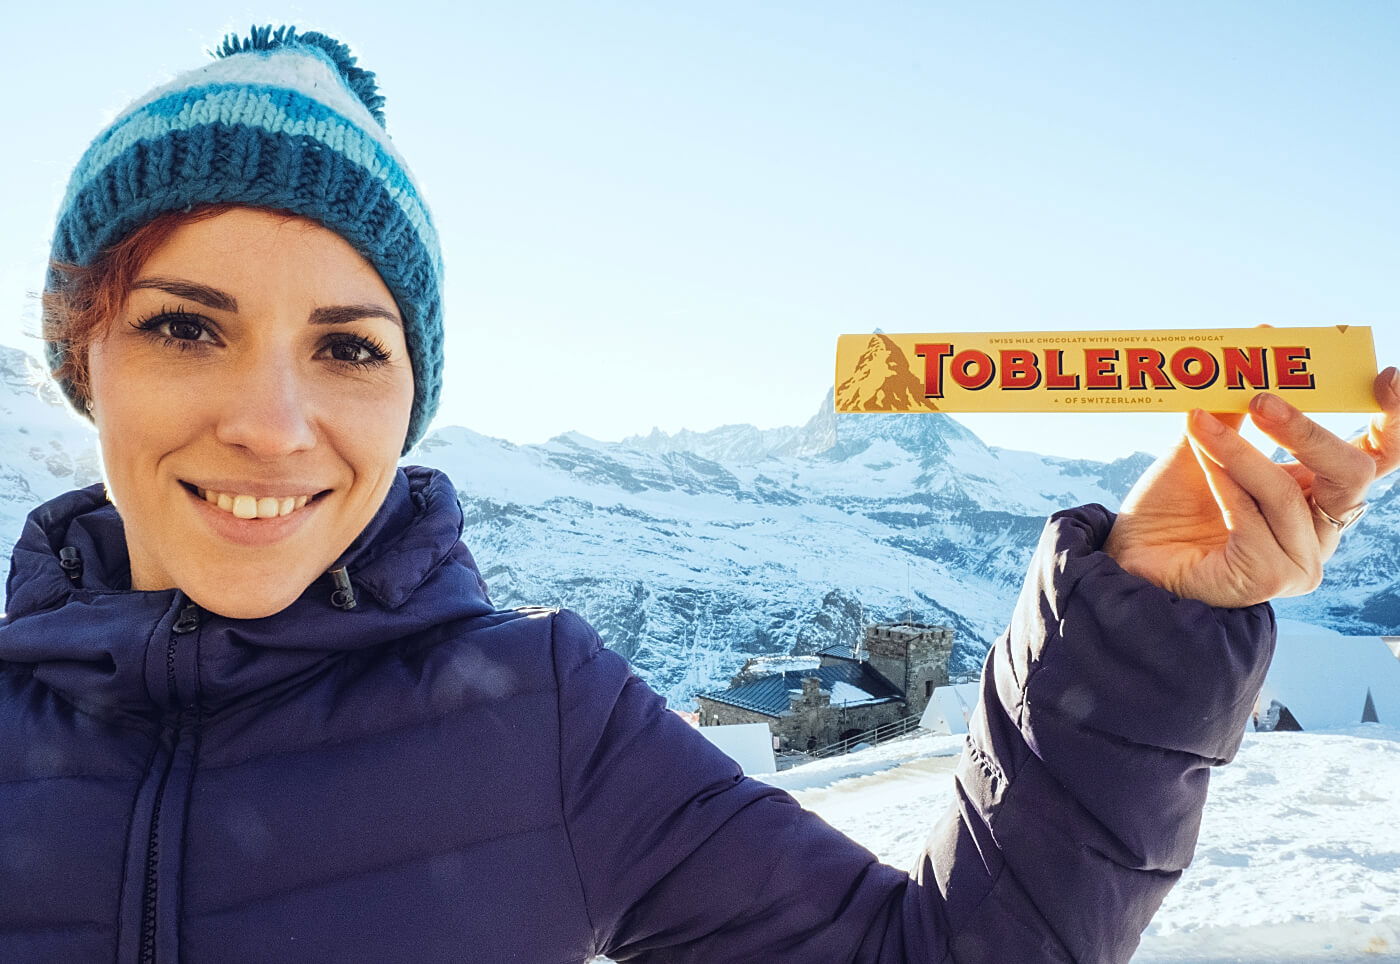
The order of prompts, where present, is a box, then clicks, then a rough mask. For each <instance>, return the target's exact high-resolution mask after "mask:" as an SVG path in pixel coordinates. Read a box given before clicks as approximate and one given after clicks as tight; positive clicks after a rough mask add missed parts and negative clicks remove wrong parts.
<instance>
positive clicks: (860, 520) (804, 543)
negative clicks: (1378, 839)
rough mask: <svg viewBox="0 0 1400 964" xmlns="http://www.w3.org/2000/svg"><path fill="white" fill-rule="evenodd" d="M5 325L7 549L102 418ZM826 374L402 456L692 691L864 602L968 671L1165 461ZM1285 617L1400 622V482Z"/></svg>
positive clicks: (482, 557)
mask: <svg viewBox="0 0 1400 964" xmlns="http://www.w3.org/2000/svg"><path fill="white" fill-rule="evenodd" d="M38 370H39V363H38V362H36V361H34V360H33V359H32V358H30V357H28V356H27V355H25V353H23V352H20V351H17V350H14V349H9V348H4V347H0V552H3V553H4V555H5V557H6V558H8V556H9V554H10V550H11V549H12V547H13V545H14V541H15V539H16V538H17V537H18V535H19V532H20V529H21V527H22V526H23V524H24V518H25V516H26V515H27V514H28V513H29V511H30V510H31V509H33V508H34V507H35V506H37V505H38V504H39V503H41V502H43V501H45V500H47V499H50V498H52V497H54V496H56V495H58V494H60V493H61V492H64V491H66V490H68V489H70V488H73V487H75V486H80V485H88V484H90V483H92V482H95V481H98V480H99V479H100V477H101V476H100V468H99V465H100V463H99V461H98V456H97V451H96V447H95V441H96V438H95V435H94V433H93V431H92V429H91V427H90V426H88V425H87V424H86V423H85V422H83V421H81V420H80V419H79V418H78V417H77V416H76V415H74V414H72V413H71V412H70V411H68V409H67V407H66V405H65V404H63V403H62V401H61V399H60V397H59V396H58V394H57V392H56V391H55V390H54V389H53V388H52V387H51V386H50V385H49V383H47V382H43V381H40V380H39V378H38V376H37V375H36V374H35V373H36V372H37V371H38ZM833 400H834V396H833V393H832V392H831V391H830V390H828V392H827V393H826V394H825V397H824V398H823V399H822V401H821V402H820V404H819V405H817V406H816V408H817V411H816V413H815V414H814V415H813V416H812V418H811V419H810V420H808V421H807V422H806V423H805V424H803V425H799V426H789V427H783V428H769V429H758V428H755V427H754V426H752V425H726V426H722V427H720V428H717V429H714V430H712V431H708V432H679V433H676V434H667V433H663V432H659V431H653V432H651V433H650V434H648V435H641V436H635V437H632V438H629V439H624V440H623V441H621V442H600V441H596V440H594V439H590V438H587V437H586V436H583V435H580V434H578V433H574V432H570V433H566V434H564V435H560V436H558V437H556V438H554V439H551V440H550V441H548V442H546V443H544V444H541V445H514V444H512V443H510V442H505V441H502V440H500V439H493V438H489V437H487V436H484V435H481V434H479V433H476V432H472V431H470V430H469V429H465V428H461V427H455V426H454V427H447V428H443V429H440V430H438V431H436V432H434V433H432V434H431V435H430V436H429V437H428V438H427V439H425V440H424V442H423V443H422V444H420V445H419V447H418V448H417V449H416V450H415V451H414V452H412V453H410V454H409V456H408V457H407V458H406V459H405V461H406V462H416V463H420V464H425V465H432V466H436V467H438V468H441V469H442V470H443V471H445V472H447V473H448V475H449V476H450V477H451V478H452V480H453V481H454V483H455V484H456V486H457V491H458V499H459V501H460V502H461V504H462V509H463V513H464V516H465V524H464V529H463V539H464V540H465V541H466V543H467V545H468V546H469V547H470V548H471V550H472V553H473V554H474V555H475V557H476V560H477V562H478V564H479V565H480V567H481V570H482V574H483V576H484V577H485V580H486V583H487V586H488V587H489V588H490V591H491V598H492V600H493V602H495V604H496V605H497V606H499V607H502V608H505V607H511V606H517V605H535V604H542V605H559V606H567V607H569V608H571V609H574V610H576V611H578V612H579V613H580V614H582V615H583V616H584V617H585V618H586V619H588V620H589V621H590V622H591V623H592V624H593V625H594V626H595V627H597V628H598V630H599V632H600V633H601V634H602V636H603V638H604V640H606V641H607V643H608V645H609V646H610V647H612V648H613V649H615V650H617V651H619V652H621V653H622V654H623V655H624V656H626V657H628V659H630V660H631V661H632V664H633V666H634V668H635V669H636V671H637V673H638V674H639V675H640V676H641V677H642V678H643V679H645V680H646V681H647V682H648V683H650V684H651V685H652V686H653V687H655V688H656V689H657V690H659V691H660V692H662V693H664V694H665V695H666V696H667V697H668V698H669V699H670V700H671V701H672V704H673V705H677V706H684V705H686V704H688V703H689V702H690V699H691V697H692V696H693V694H695V693H697V692H703V691H706V690H710V689H716V688H721V687H723V686H724V685H725V684H726V683H727V682H728V680H729V678H730V676H732V675H733V674H734V673H735V672H737V671H738V670H739V668H740V667H741V666H742V665H743V664H744V662H745V661H746V660H747V659H748V658H749V657H751V656H762V655H783V656H786V655H793V654H796V655H806V654H811V653H814V652H816V651H817V650H819V649H822V648H824V647H826V646H828V645H832V644H835V643H844V644H846V645H852V644H854V643H855V641H856V640H857V639H858V638H859V636H860V633H861V628H862V627H863V626H864V625H865V624H866V623H868V622H873V621H886V620H899V619H906V618H912V619H913V620H915V621H918V622H926V623H942V624H946V625H949V626H952V627H953V628H954V630H955V631H956V634H957V636H956V640H955V649H954V652H953V662H952V667H951V668H952V671H953V673H954V675H968V674H972V673H975V672H976V671H977V670H978V668H979V667H980V665H981V661H982V658H983V656H984V654H985V652H986V649H987V646H988V645H990V643H991V641H992V640H994V639H995V638H996V637H997V636H998V635H999V634H1000V633H1001V632H1002V631H1003V630H1004V629H1005V626H1006V621H1007V619H1008V618H1009V616H1010V614H1011V610H1012V607H1013V605H1014V603H1015V599H1016V595H1017V592H1018V589H1019V587H1020V584H1021V581H1022V578H1023V576H1024V570H1025V566H1026V563H1027V561H1028V560H1029V558H1030V553H1031V550H1032V548H1033V546H1034V544H1035V542H1036V540H1037V538H1038V537H1039V535H1040V532H1041V529H1042V528H1043V526H1044V523H1045V518H1046V516H1048V515H1049V514H1050V513H1052V512H1055V511H1056V510H1058V509H1061V508H1065V507H1067V506H1072V505H1079V504H1082V503H1086V502H1099V503H1102V504H1103V505H1106V506H1108V507H1109V508H1110V509H1113V508H1116V507H1117V506H1118V505H1119V503H1120V502H1121V500H1122V498H1123V497H1124V496H1125V495H1126V494H1127V492H1128V489H1129V488H1130V487H1131V486H1132V484H1133V482H1134V481H1135V480H1136V479H1137V477H1138V476H1139V475H1140V474H1141V473H1142V472H1143V470H1144V469H1145V468H1146V467H1147V466H1148V465H1149V464H1150V462H1151V459H1150V458H1149V457H1148V456H1146V455H1143V454H1138V455H1133V456H1130V457H1127V458H1123V459H1118V460H1116V461H1112V462H1096V461H1090V460H1083V459H1066V458H1058V457H1055V456H1051V455H1038V454H1033V453H1030V452H1018V451H1011V450H1007V449H1000V448H993V447H989V446H987V445H986V444H984V443H983V442H982V441H981V440H980V439H979V438H978V437H977V436H976V435H974V434H973V433H972V432H971V431H969V430H968V429H967V428H966V427H965V426H963V425H962V424H960V423H959V422H958V421H956V420H955V419H954V418H952V417H951V416H949V415H946V414H913V415H899V414H895V415H879V414H869V415H866V414H840V415H838V414H837V413H836V412H835V411H834V409H833ZM1370 498H1371V503H1372V506H1371V511H1370V513H1369V514H1368V515H1367V517H1366V518H1365V519H1363V520H1362V521H1361V522H1360V523H1358V525H1357V526H1356V528H1355V529H1353V530H1351V531H1349V532H1348V533H1347V538H1346V539H1345V540H1343V542H1342V547H1341V549H1340V550H1339V552H1338V553H1337V555H1336V556H1335V557H1334V558H1333V559H1332V561H1331V563H1330V564H1329V565H1328V568H1327V579H1326V581H1324V583H1323V584H1322V587H1321V588H1320V589H1319V590H1318V591H1317V592H1314V593H1313V594H1312V595H1310V596H1305V597H1302V598H1300V599H1294V600H1279V601H1278V602H1276V603H1275V608H1276V609H1277V610H1278V611H1279V612H1280V614H1283V615H1287V616H1289V617H1290V618H1293V619H1298V620H1302V621H1305V622H1310V623H1314V624H1316V625H1322V626H1328V627H1331V628H1333V629H1336V630H1338V631H1341V632H1344V633H1357V634H1373V635H1400V483H1397V482H1395V481H1394V480H1393V479H1387V480H1385V481H1384V482H1383V483H1380V484H1378V485H1377V487H1376V488H1375V489H1374V490H1373V491H1372V493H1371V496H1370Z"/></svg>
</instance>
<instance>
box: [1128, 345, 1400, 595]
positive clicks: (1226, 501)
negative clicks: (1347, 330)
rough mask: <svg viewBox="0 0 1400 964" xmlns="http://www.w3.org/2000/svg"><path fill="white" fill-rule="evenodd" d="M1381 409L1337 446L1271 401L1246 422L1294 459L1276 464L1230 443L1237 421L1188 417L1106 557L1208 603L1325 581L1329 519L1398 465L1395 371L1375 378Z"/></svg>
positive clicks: (1333, 532) (1331, 533) (1298, 590)
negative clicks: (1182, 432) (1366, 425)
mask: <svg viewBox="0 0 1400 964" xmlns="http://www.w3.org/2000/svg"><path fill="white" fill-rule="evenodd" d="M1375 394H1376V401H1377V402H1378V403H1379V404H1380V407H1381V409H1382V411H1381V413H1380V414H1379V415H1377V416H1375V417H1374V418H1372V419H1371V424H1370V428H1369V430H1368V431H1367V432H1366V433H1365V434H1364V435H1362V436H1361V437H1360V438H1358V439H1356V440H1355V441H1354V442H1346V441H1344V440H1342V439H1341V438H1339V437H1338V436H1336V435H1334V434H1332V433H1331V432H1329V431H1327V430H1326V429H1324V428H1322V427H1321V426H1320V425H1318V424H1317V423H1316V422H1314V421H1313V420H1312V419H1310V418H1308V417H1307V416H1305V415H1304V414H1303V413H1302V412H1300V411H1298V410H1297V409H1296V408H1294V407H1293V406H1292V405H1289V404H1288V403H1287V402H1285V401H1283V399H1281V398H1279V397H1278V396H1276V395H1271V394H1267V393H1264V394H1260V395H1258V396H1256V397H1255V398H1254V400H1253V401H1252V402H1251V403H1250V407H1249V408H1250V411H1249V414H1250V418H1251V419H1252V420H1253V421H1254V424H1255V425H1256V426H1258V427H1259V429H1260V430H1261V431H1263V432H1264V434H1265V435H1267V436H1269V437H1270V438H1271V439H1273V440H1274V441H1276V442H1277V443H1278V444H1279V446H1280V447H1282V448H1283V449H1284V450H1285V451H1287V452H1289V453H1290V454H1291V455H1292V456H1293V457H1294V458H1295V459H1297V461H1296V462H1292V463H1287V464H1283V465H1280V464H1277V463H1274V462H1271V461H1270V460H1269V458H1268V457H1267V456H1266V455H1264V453H1262V452H1260V451H1259V450H1258V449H1256V448H1255V447H1254V446H1252V445H1250V444H1249V443H1248V442H1246V441H1245V440H1244V439H1242V438H1241V437H1240V436H1239V433H1238V431H1237V429H1238V428H1239V425H1240V423H1241V422H1242V421H1243V416H1241V415H1221V416H1219V417H1217V416H1213V415H1210V414H1208V413H1206V412H1201V411H1196V412H1192V413H1191V416H1190V418H1189V419H1188V421H1187V430H1186V431H1187V434H1186V436H1185V437H1184V438H1183V439H1182V440H1181V441H1180V442H1179V443H1178V444H1177V445H1176V447H1175V448H1174V449H1172V451H1171V452H1169V453H1168V454H1167V455H1165V456H1164V457H1162V458H1161V459H1158V460H1157V462H1156V463H1154V464H1153V466H1152V467H1151V468H1150V469H1148V470H1147V472H1146V473H1144V475H1143V477H1142V478H1141V479H1139V480H1138V483H1137V485H1135V486H1134V487H1133V490H1132V491H1131V492H1130V493H1128V498H1127V499H1126V500H1124V502H1123V509H1122V512H1121V513H1120V514H1119V516H1118V520H1117V522H1115V523H1114V526H1113V530H1112V531H1111V532H1110V533H1109V537H1108V541H1107V542H1106V543H1105V545H1104V551H1105V552H1107V553H1108V554H1109V555H1111V556H1112V557H1113V558H1114V559H1115V560H1117V562H1118V564H1119V565H1121V566H1122V567H1123V568H1124V569H1126V570H1127V571H1128V572H1131V573H1134V574H1135V575H1138V576H1141V577H1143V578H1144V579H1147V580H1148V581H1149V582H1152V583H1154V584H1156V585H1158V586H1160V587H1162V588H1163V589H1166V590H1169V591H1171V592H1173V593H1176V594H1177V595H1178V596H1182V597H1185V598H1188V599H1199V600H1201V601H1202V602H1206V603H1209V604H1210V605H1212V606H1230V607H1237V606H1250V605H1253V604H1254V603H1259V602H1264V601H1266V600H1268V599H1273V598H1275V597H1278V596H1301V595H1305V594H1306V593H1310V592H1312V591H1313V590H1314V589H1316V588H1317V586H1318V584H1319V583H1320V582H1321V581H1322V567H1323V563H1325V562H1326V561H1327V560H1328V559H1330V558H1331V557H1332V554H1333V553H1334V552H1336V551H1337V544H1338V542H1339V541H1340V534H1339V533H1338V532H1337V529H1336V527H1335V526H1333V525H1332V524H1331V523H1329V522H1327V521H1326V520H1325V519H1323V518H1322V517H1321V516H1320V515H1318V514H1317V513H1315V512H1314V511H1313V510H1312V506H1311V505H1310V504H1309V501H1308V500H1309V498H1310V497H1311V498H1313V499H1315V500H1316V504H1317V505H1318V506H1320V507H1321V508H1322V509H1324V510H1326V511H1327V512H1328V513H1330V514H1331V515H1332V516H1333V517H1334V518H1335V517H1337V516H1340V515H1342V514H1343V513H1345V512H1346V511H1347V510H1349V509H1352V508H1354V507H1356V506H1358V505H1360V504H1361V503H1362V502H1363V501H1365V496H1366V490H1367V489H1368V488H1369V487H1370V485H1371V483H1372V482H1374V481H1375V480H1376V479H1378V478H1380V477H1381V476H1384V475H1386V474H1388V473H1390V472H1393V471H1394V470H1395V469H1396V468H1397V467H1400V371H1397V369H1395V368H1393V367H1392V368H1387V369H1386V370H1385V371H1383V372H1381V373H1380V374H1379V375H1378V376H1376V382H1375Z"/></svg>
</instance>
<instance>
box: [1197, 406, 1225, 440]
mask: <svg viewBox="0 0 1400 964" xmlns="http://www.w3.org/2000/svg"><path fill="white" fill-rule="evenodd" d="M1191 420H1192V421H1193V422H1195V424H1196V429H1197V431H1200V432H1203V433H1204V434H1206V435H1219V434H1220V433H1221V432H1223V431H1225V426H1224V425H1222V424H1220V420H1219V419H1217V418H1216V417H1215V416H1214V415H1212V414H1210V413H1209V412H1207V411H1206V410H1205V409H1203V408H1197V409H1193V410H1192V412H1191Z"/></svg>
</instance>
